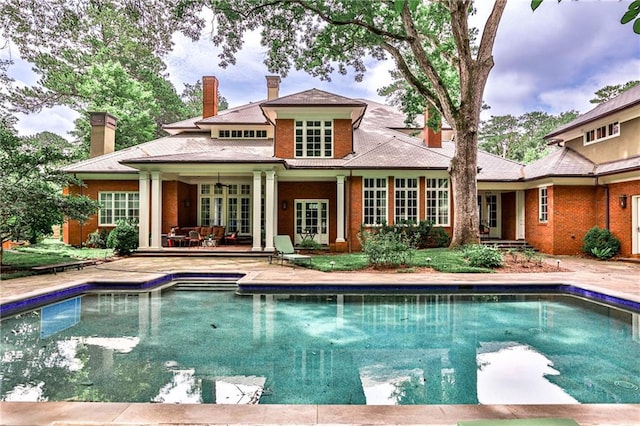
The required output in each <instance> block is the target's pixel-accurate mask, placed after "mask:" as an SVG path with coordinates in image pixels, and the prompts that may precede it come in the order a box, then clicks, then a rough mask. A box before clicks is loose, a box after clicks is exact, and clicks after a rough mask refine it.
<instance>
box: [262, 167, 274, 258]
mask: <svg viewBox="0 0 640 426" xmlns="http://www.w3.org/2000/svg"><path fill="white" fill-rule="evenodd" d="M275 174H276V172H274V171H273V170H267V171H266V172H265V175H266V184H265V194H264V227H265V231H264V240H265V242H264V245H265V247H264V251H274V250H275V247H274V246H273V235H274V232H273V231H274V223H273V218H274V203H275V200H277V198H276V197H275V195H276V194H275Z"/></svg>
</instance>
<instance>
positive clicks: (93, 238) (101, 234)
mask: <svg viewBox="0 0 640 426" xmlns="http://www.w3.org/2000/svg"><path fill="white" fill-rule="evenodd" d="M107 238H109V231H107V229H106V228H102V229H96V230H95V231H94V232H92V233H90V234H89V235H88V237H87V242H86V246H87V247H91V248H100V249H105V248H107Z"/></svg>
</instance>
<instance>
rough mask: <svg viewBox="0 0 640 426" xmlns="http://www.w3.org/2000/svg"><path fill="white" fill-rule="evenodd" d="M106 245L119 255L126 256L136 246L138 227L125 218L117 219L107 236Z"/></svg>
mask: <svg viewBox="0 0 640 426" xmlns="http://www.w3.org/2000/svg"><path fill="white" fill-rule="evenodd" d="M107 247H108V248H112V249H114V250H115V252H116V253H117V254H119V255H121V256H127V255H129V254H131V253H132V252H133V251H134V250H135V249H137V248H138V227H137V226H134V225H132V224H131V223H129V222H127V221H126V220H119V221H118V223H117V224H116V227H115V228H114V229H113V230H112V231H111V232H110V233H109V236H108V237H107Z"/></svg>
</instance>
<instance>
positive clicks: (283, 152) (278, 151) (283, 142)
mask: <svg viewBox="0 0 640 426" xmlns="http://www.w3.org/2000/svg"><path fill="white" fill-rule="evenodd" d="M273 145H274V153H275V156H276V157H278V158H293V155H294V147H295V129H294V126H293V119H290V118H287V119H284V118H279V119H277V120H276V129H275V138H274V142H273Z"/></svg>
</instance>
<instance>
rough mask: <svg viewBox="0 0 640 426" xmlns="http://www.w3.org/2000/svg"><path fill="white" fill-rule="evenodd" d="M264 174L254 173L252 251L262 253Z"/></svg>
mask: <svg viewBox="0 0 640 426" xmlns="http://www.w3.org/2000/svg"><path fill="white" fill-rule="evenodd" d="M261 193H262V172H261V171H255V170H254V172H253V226H252V230H251V232H252V234H253V248H252V249H251V251H262V241H261V239H262V238H261V237H262V227H261V226H260V222H262V210H261V208H260V204H261V201H262V194H261Z"/></svg>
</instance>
